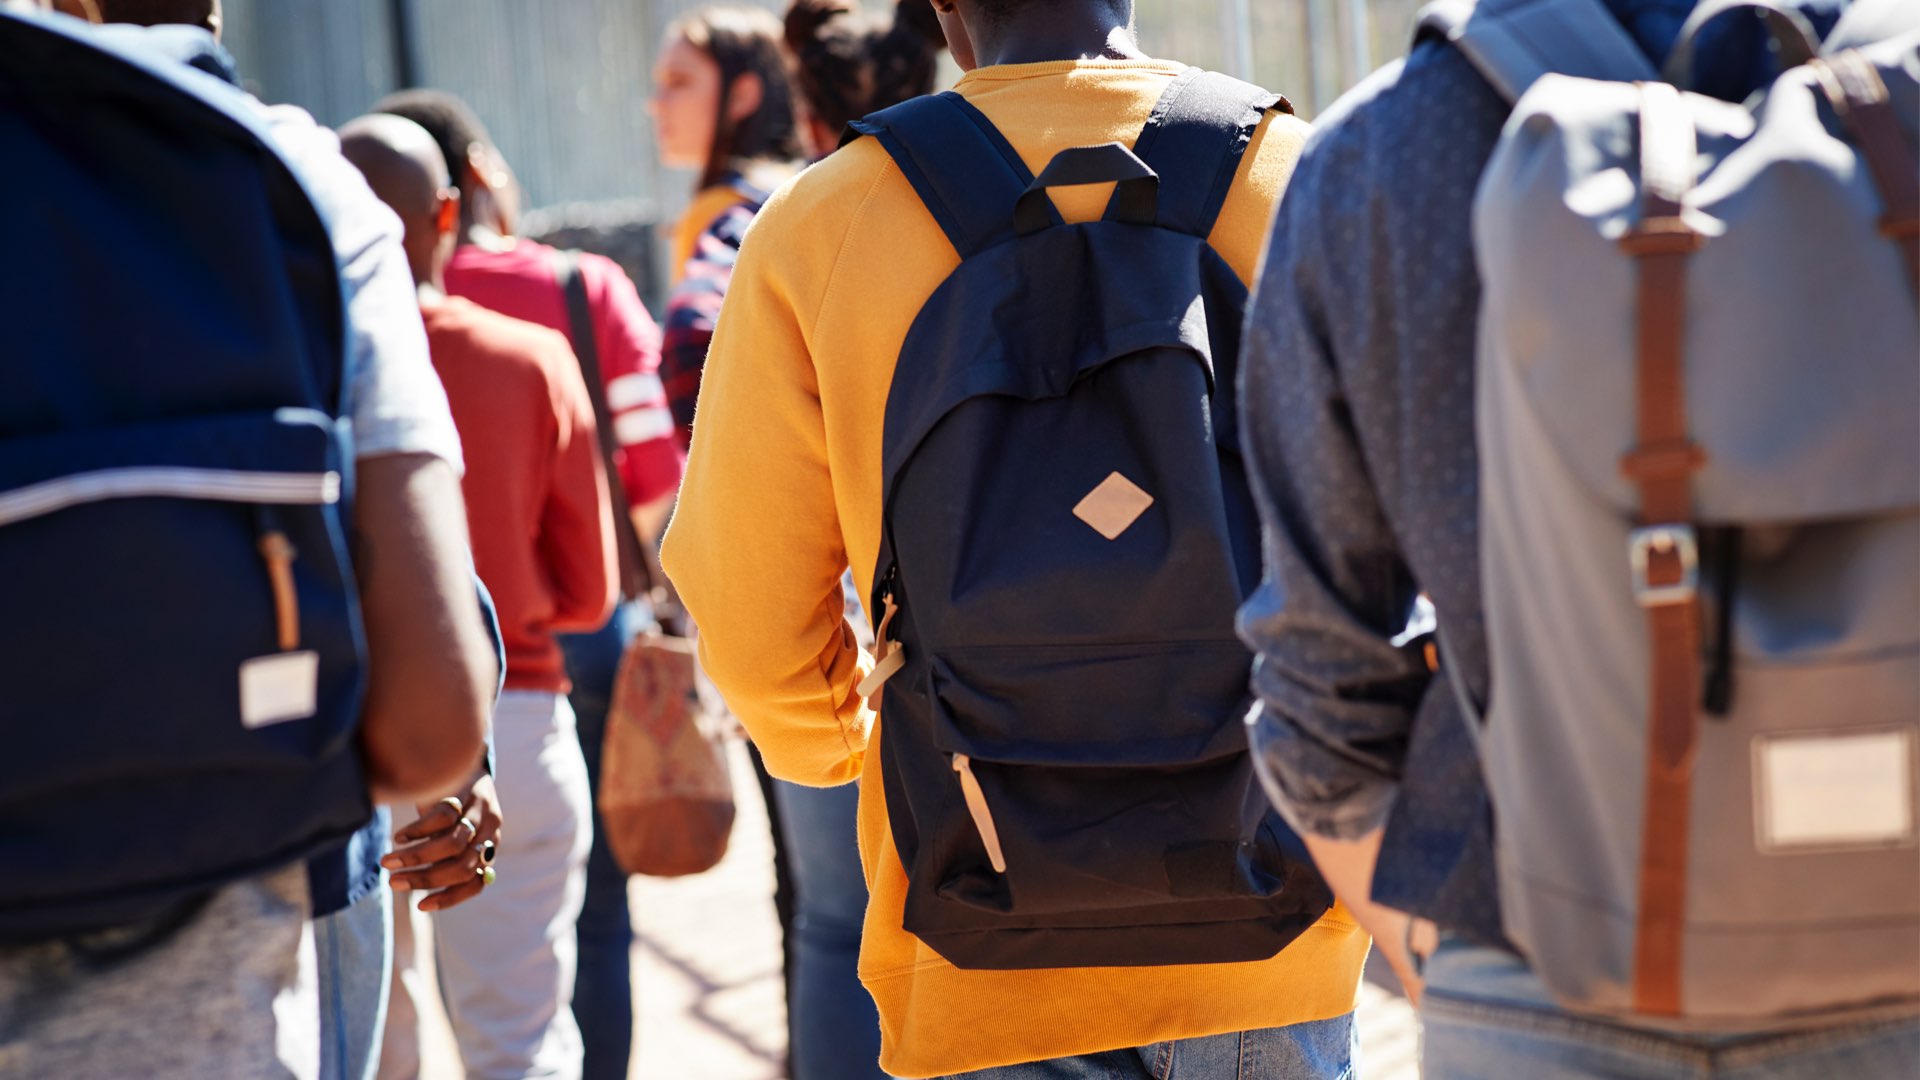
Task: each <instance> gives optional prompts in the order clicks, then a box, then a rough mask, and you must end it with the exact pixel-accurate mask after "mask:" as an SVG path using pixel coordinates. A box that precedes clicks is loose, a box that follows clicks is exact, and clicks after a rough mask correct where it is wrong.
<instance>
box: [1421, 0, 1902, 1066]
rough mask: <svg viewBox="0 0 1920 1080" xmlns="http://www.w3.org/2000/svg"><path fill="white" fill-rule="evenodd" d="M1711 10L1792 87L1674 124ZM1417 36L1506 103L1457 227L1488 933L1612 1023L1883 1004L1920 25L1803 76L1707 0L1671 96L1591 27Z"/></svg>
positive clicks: (1866, 29) (1787, 47) (1489, 8)
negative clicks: (1482, 676) (1466, 330)
mask: <svg viewBox="0 0 1920 1080" xmlns="http://www.w3.org/2000/svg"><path fill="white" fill-rule="evenodd" d="M1735 7H1750V8H1757V9H1760V10H1761V11H1762V13H1763V17H1764V18H1765V19H1766V20H1767V22H1768V26H1769V29H1770V30H1771V31H1772V32H1773V35H1774V37H1775V38H1776V47H1777V49H1778V50H1779V54H1780V55H1781V56H1782V57H1783V60H1784V62H1785V65H1789V66H1788V69H1787V70H1786V72H1785V74H1783V75H1782V76H1781V77H1780V78H1779V79H1778V80H1777V81H1776V82H1774V83H1773V85H1772V86H1771V87H1769V88H1767V89H1766V90H1765V91H1764V92H1762V93H1760V94H1757V95H1756V96H1755V97H1754V98H1753V99H1751V100H1750V101H1748V102H1746V103H1745V104H1743V105H1733V104H1729V103H1726V102H1723V101H1720V100H1717V99H1713V98H1708V97H1705V96H1701V95H1697V94H1692V93H1687V92H1686V91H1685V89H1684V87H1685V86H1686V84H1687V81H1688V74H1689V72H1688V67H1689V64H1690V54H1691V47H1690V44H1689V43H1690V41H1691V39H1692V36H1693V34H1694V33H1695V32H1697V30H1698V28H1699V27H1700V26H1701V25H1703V24H1704V23H1705V21H1706V20H1707V19H1708V18H1712V17H1717V16H1718V15H1720V14H1723V13H1725V12H1727V11H1728V10H1729V9H1731V8H1735ZM1747 14H1748V15H1751V14H1752V13H1751V12H1749V13H1747ZM1423 29H1424V31H1425V32H1426V33H1429V34H1440V35H1443V36H1445V37H1447V38H1449V39H1450V40H1452V41H1453V42H1454V43H1455V44H1456V45H1457V46H1458V47H1459V48H1460V49H1461V51H1462V52H1463V53H1464V54H1465V55H1466V57H1467V58H1468V59H1469V60H1470V61H1471V62H1472V63H1473V64H1474V65H1475V67H1476V68H1478V69H1479V70H1480V71H1481V73H1482V74H1483V75H1484V76H1486V78H1487V80H1488V81H1489V83H1491V84H1492V85H1493V86H1494V88H1495V89H1497V90H1499V91H1500V92H1502V93H1503V94H1504V95H1506V96H1507V97H1508V98H1509V99H1510V100H1513V101H1514V102H1515V104H1514V108H1513V113H1512V115H1511V117H1510V119H1509V121H1508V123H1507V125H1506V127H1505V129H1504V130H1503V132H1502V136H1501V139H1500V142H1499V143H1498V145H1497V146H1496V148H1495V150H1494V153H1493V155H1492V157H1491V159H1490V160H1489V163H1488V165H1487V167H1486V170H1485V173H1484V174H1483V176H1482V179H1481V183H1480V188H1479V192H1478V195H1477V198H1476V202H1475V206H1474V223H1473V227H1474V243H1475V248H1476V255H1477V258H1478V264H1479V272H1480V277H1481V280H1482V284H1483V288H1484V293H1483V298H1482V309H1481V315H1480V329H1479V356H1478V361H1477V363H1478V368H1477V380H1478V383H1477V394H1478V399H1477V417H1478V421H1477V422H1478V438H1479V449H1480V470H1481V471H1480V500H1481V515H1482V532H1481V559H1482V563H1483V571H1482V572H1483V574H1484V575H1485V581H1486V590H1485V591H1486V602H1487V626H1488V635H1489V649H1490V653H1489V655H1490V656H1491V658H1492V675H1493V682H1492V692H1491V699H1490V702H1489V703H1488V708H1487V710H1486V713H1485V717H1484V723H1483V727H1482V728H1481V735H1482V743H1481V746H1482V753H1483V758H1484V764H1485V769H1486V774H1487V781H1488V785H1489V789H1490V791H1491V794H1492V798H1493V803H1494V808H1495V826H1496V833H1497V837H1496V846H1497V853H1498V861H1499V873H1500V879H1501V900H1502V904H1503V907H1504V912H1505V920H1506V930H1507V932H1508V934H1509V936H1510V937H1511V938H1512V940H1513V941H1514V943H1515V944H1516V945H1517V946H1518V947H1519V948H1520V949H1521V950H1522V951H1523V952H1524V953H1525V954H1526V955H1527V957H1528V958H1529V960H1530V961H1531V962H1532V964H1533V966H1534V968H1535V970H1536V971H1537V972H1538V974H1539V975H1540V977H1541V978H1542V979H1543V980H1544V981H1545V983H1546V984H1547V986H1548V987H1549V988H1550V989H1551V990H1552V991H1553V992H1554V994H1555V995H1556V996H1558V997H1559V998H1560V999H1561V1000H1562V1001H1563V1002H1565V1003H1566V1004H1567V1005H1568V1006H1570V1007H1572V1008H1575V1009H1582V1010H1587V1011H1592V1012H1600V1013H1612V1014H1619V1015H1630V1016H1633V1017H1635V1018H1636V1021H1637V1022H1638V1021H1650V1022H1652V1023H1654V1024H1656V1025H1659V1026H1669V1027H1672V1028H1676V1029H1682V1030H1700V1031H1712V1030H1730V1029H1735V1028H1751V1027H1759V1026H1768V1027H1783V1026H1794V1025H1796V1024H1801V1023H1807V1024H1811V1023H1821V1022H1826V1021H1828V1020H1833V1019H1837V1018H1842V1017H1857V1016H1863V1015H1869V1014H1872V1013H1874V1012H1876V1011H1881V1010H1887V1009H1906V1010H1911V1009H1912V1008H1914V1006H1915V1004H1916V1003H1920V847H1916V826H1915V806H1916V802H1920V793H1917V792H1916V785H1917V784H1920V323H1917V322H1916V290H1917V289H1920V168H1917V166H1916V160H1917V158H1916V154H1917V151H1916V146H1920V142H1916V139H1915V131H1916V128H1917V127H1920V4H1909V3H1908V2H1907V0H1884V2H1883V0H1860V2H1858V3H1856V4H1855V5H1854V6H1853V8H1852V9H1851V10H1850V11H1849V12H1848V13H1847V14H1846V16H1845V17H1844V18H1843V20H1842V22H1841V23H1840V25H1839V26H1837V27H1836V28H1835V30H1834V32H1833V33H1832V34H1831V35H1829V37H1828V40H1827V42H1826V43H1825V44H1824V45H1822V44H1820V43H1818V42H1816V41H1814V40H1813V39H1812V37H1811V34H1810V32H1808V31H1807V29H1806V27H1805V24H1804V22H1802V21H1801V20H1799V18H1798V17H1797V16H1796V15H1794V14H1792V13H1791V12H1790V11H1787V10H1784V9H1775V8H1774V5H1773V4H1752V3H1733V2H1724V0H1708V2H1706V3H1704V4H1703V5H1702V6H1701V8H1700V9H1699V10H1697V11H1696V12H1695V15H1694V17H1693V18H1692V19H1691V20H1690V22H1689V25H1688V27H1687V29H1685V30H1683V31H1682V39H1681V43H1680V44H1679V45H1678V46H1677V47H1676V49H1675V52H1674V55H1673V57H1672V58H1671V59H1670V60H1669V63H1668V70H1667V72H1666V73H1665V77H1664V80H1663V76H1662V75H1661V74H1659V73H1656V72H1655V71H1653V70H1652V68H1651V67H1650V66H1649V64H1648V61H1647V60H1646V59H1645V58H1644V57H1643V56H1642V55H1641V53H1640V52H1639V50H1638V49H1637V48H1636V47H1635V46H1634V44H1633V43H1632V41H1631V40H1630V39H1629V38H1628V37H1627V36H1626V34H1625V32H1624V31H1623V30H1622V29H1621V28H1620V27H1619V25H1618V24H1617V23H1615V22H1614V20H1613V19H1612V17H1611V16H1610V15H1609V14H1608V13H1607V11H1606V9H1605V8H1604V7H1603V6H1602V5H1601V3H1600V0H1486V2H1482V3H1480V4H1478V5H1474V4H1472V3H1460V4H1439V5H1435V6H1433V7H1430V8H1429V9H1427V11H1426V12H1425V13H1424V15H1423ZM1442 614H1443V622H1444V613H1442ZM1468 704H1469V705H1471V704H1472V703H1468Z"/></svg>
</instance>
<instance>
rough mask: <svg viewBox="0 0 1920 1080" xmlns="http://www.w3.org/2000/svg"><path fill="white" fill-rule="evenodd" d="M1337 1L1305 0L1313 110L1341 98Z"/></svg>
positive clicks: (1315, 110)
mask: <svg viewBox="0 0 1920 1080" xmlns="http://www.w3.org/2000/svg"><path fill="white" fill-rule="evenodd" d="M1338 2H1339V0H1307V67H1308V70H1309V71H1311V72H1312V75H1313V78H1312V86H1313V111H1314V112H1316V113H1318V112H1320V111H1321V110H1322V109H1325V108H1326V107H1327V106H1329V105H1331V104H1333V100H1334V99H1335V98H1337V97H1339V96H1340V89H1341V86H1342V83H1341V80H1340V13H1339V8H1337V7H1335V6H1334V5H1335V4H1337V3H1338Z"/></svg>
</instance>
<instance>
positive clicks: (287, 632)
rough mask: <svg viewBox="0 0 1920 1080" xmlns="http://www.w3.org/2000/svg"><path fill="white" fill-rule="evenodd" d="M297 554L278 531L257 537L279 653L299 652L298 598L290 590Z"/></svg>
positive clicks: (294, 590)
mask: <svg viewBox="0 0 1920 1080" xmlns="http://www.w3.org/2000/svg"><path fill="white" fill-rule="evenodd" d="M298 554H299V552H298V551H297V550H296V549H295V548H294V546H293V541H291V540H288V539H287V534H286V533H283V532H281V531H280V530H279V529H271V530H269V531H267V532H265V533H262V534H261V535H260V558H261V559H263V560H265V562H266V564H267V580H268V581H269V582H270V583H271V584H272V585H273V618H274V626H275V628H276V630H277V631H278V633H279V638H280V651H281V652H293V651H295V650H296V649H298V648H300V594H299V592H298V590H296V589H295V588H294V586H293V560H294V557H295V556H296V555H298Z"/></svg>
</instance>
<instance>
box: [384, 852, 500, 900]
mask: <svg viewBox="0 0 1920 1080" xmlns="http://www.w3.org/2000/svg"><path fill="white" fill-rule="evenodd" d="M479 870H480V853H479V852H477V851H474V850H473V849H471V848H469V849H467V850H466V851H463V852H461V854H460V856H459V857H458V858H455V859H446V860H443V861H441V862H437V863H434V864H432V865H430V866H423V867H420V868H419V869H417V870H405V871H402V872H400V873H397V874H394V875H393V887H394V888H395V889H399V890H401V891H403V892H404V891H411V892H424V891H426V890H428V889H445V888H447V887H449V886H453V885H458V884H460V883H461V882H463V881H465V880H466V879H467V878H470V877H473V876H474V875H475V874H477V873H478V872H479Z"/></svg>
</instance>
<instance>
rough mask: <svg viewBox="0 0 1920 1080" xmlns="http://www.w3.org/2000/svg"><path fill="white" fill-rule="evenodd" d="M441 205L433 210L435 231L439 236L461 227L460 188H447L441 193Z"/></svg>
mask: <svg viewBox="0 0 1920 1080" xmlns="http://www.w3.org/2000/svg"><path fill="white" fill-rule="evenodd" d="M439 198H440V205H439V206H438V207H437V208H436V209H435V210H434V212H433V231H434V233H435V234H437V235H439V236H445V235H447V234H448V233H452V232H457V231H459V229H460V189H459V188H447V189H446V190H444V191H442V192H441V193H440V196H439Z"/></svg>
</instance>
